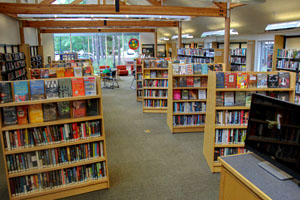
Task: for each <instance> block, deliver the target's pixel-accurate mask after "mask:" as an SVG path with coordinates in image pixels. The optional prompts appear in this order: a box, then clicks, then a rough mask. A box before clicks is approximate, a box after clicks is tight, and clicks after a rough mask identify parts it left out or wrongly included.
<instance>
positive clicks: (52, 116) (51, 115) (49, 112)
mask: <svg viewBox="0 0 300 200" xmlns="http://www.w3.org/2000/svg"><path fill="white" fill-rule="evenodd" d="M43 113H44V121H45V122H48V121H53V120H56V119H57V111H56V103H45V104H43Z"/></svg>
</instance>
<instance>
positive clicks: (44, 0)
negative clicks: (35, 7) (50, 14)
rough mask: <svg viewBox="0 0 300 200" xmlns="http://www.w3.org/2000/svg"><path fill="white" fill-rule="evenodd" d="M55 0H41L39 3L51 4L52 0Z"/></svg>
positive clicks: (53, 0)
mask: <svg viewBox="0 0 300 200" xmlns="http://www.w3.org/2000/svg"><path fill="white" fill-rule="evenodd" d="M55 1H56V0H43V1H41V2H40V4H46V5H47V4H52V3H53V2H55Z"/></svg>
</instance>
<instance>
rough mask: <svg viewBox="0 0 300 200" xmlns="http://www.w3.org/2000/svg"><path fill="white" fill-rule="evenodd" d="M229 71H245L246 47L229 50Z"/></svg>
mask: <svg viewBox="0 0 300 200" xmlns="http://www.w3.org/2000/svg"><path fill="white" fill-rule="evenodd" d="M230 57H231V58H230V63H231V71H246V64H247V63H246V58H247V48H236V49H231V50H230Z"/></svg>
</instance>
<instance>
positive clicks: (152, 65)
mask: <svg viewBox="0 0 300 200" xmlns="http://www.w3.org/2000/svg"><path fill="white" fill-rule="evenodd" d="M142 68H143V69H142V71H143V112H144V113H167V107H168V106H167V100H168V61H165V60H144V61H143V67H142Z"/></svg>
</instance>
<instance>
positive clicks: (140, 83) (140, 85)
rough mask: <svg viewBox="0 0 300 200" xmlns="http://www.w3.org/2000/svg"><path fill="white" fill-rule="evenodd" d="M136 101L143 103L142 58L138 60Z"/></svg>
mask: <svg viewBox="0 0 300 200" xmlns="http://www.w3.org/2000/svg"><path fill="white" fill-rule="evenodd" d="M135 66H136V68H135V69H136V72H135V80H136V101H138V102H139V101H143V61H142V59H140V58H137V59H136V64H135Z"/></svg>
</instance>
